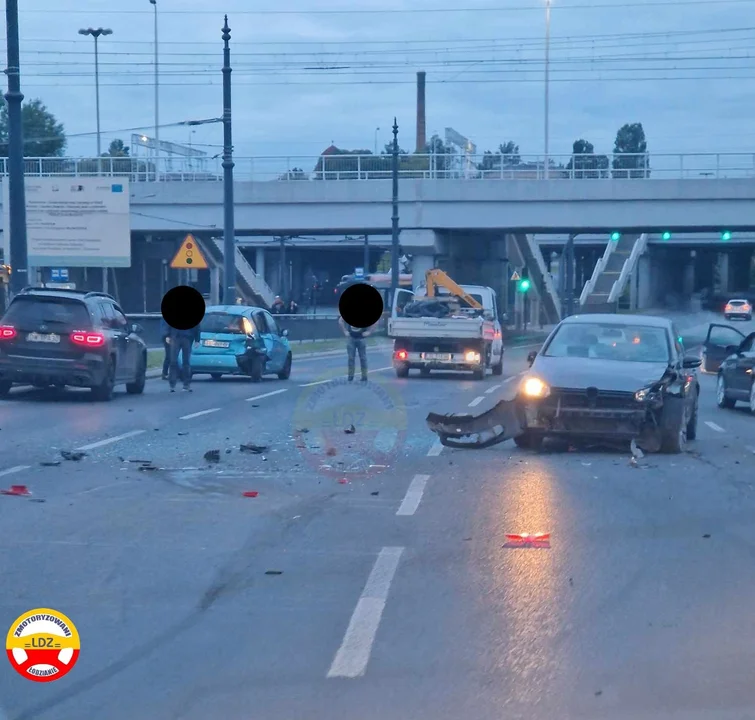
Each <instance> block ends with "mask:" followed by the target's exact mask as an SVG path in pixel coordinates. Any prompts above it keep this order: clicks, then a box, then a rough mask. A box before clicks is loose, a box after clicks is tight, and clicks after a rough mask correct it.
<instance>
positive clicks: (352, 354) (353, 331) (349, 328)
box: [338, 318, 372, 382]
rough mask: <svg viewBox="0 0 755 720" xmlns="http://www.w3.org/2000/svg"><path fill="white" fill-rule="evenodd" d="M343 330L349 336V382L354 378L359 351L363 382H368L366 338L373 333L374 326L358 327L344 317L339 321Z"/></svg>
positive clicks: (347, 349)
mask: <svg viewBox="0 0 755 720" xmlns="http://www.w3.org/2000/svg"><path fill="white" fill-rule="evenodd" d="M338 322H339V324H340V326H341V330H342V331H343V334H344V335H345V336H346V338H347V343H346V352H347V354H348V358H349V382H352V381H353V380H354V369H355V368H354V366H355V364H356V355H357V353H359V367H360V370H361V371H362V382H367V347H366V345H365V342H364V340H365V338H368V337H369V336H370V335H371V334H372V328H358V327H354V326H353V325H349V324H348V323H347V322H346V321H345V320H344V319H343V318H341V319H340V320H339V321H338Z"/></svg>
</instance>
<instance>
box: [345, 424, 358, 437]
mask: <svg viewBox="0 0 755 720" xmlns="http://www.w3.org/2000/svg"><path fill="white" fill-rule="evenodd" d="M356 431H357V429H356V428H355V427H354V426H353V425H349V427H347V428H345V429H344V432H345V433H346V434H347V435H353V434H354V433H355V432H356Z"/></svg>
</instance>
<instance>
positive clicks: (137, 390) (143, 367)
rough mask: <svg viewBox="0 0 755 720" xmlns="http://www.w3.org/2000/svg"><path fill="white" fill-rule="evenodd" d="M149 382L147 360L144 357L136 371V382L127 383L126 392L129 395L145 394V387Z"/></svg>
mask: <svg viewBox="0 0 755 720" xmlns="http://www.w3.org/2000/svg"><path fill="white" fill-rule="evenodd" d="M146 382H147V359H146V358H145V357H144V356H142V359H141V360H140V361H139V368H138V369H137V371H136V377H135V378H134V382H131V383H126V392H127V393H128V394H129V395H141V394H142V393H143V392H144V385H145V383H146Z"/></svg>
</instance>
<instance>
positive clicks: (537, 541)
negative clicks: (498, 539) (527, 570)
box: [504, 533, 551, 548]
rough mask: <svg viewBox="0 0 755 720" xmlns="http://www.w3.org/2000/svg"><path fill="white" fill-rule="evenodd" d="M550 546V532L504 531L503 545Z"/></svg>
mask: <svg viewBox="0 0 755 720" xmlns="http://www.w3.org/2000/svg"><path fill="white" fill-rule="evenodd" d="M550 546H551V534H550V533H506V544H505V545H504V547H535V548H549V547H550Z"/></svg>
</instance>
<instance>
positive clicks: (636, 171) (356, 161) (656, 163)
mask: <svg viewBox="0 0 755 720" xmlns="http://www.w3.org/2000/svg"><path fill="white" fill-rule="evenodd" d="M549 160H550V162H549V168H548V172H547V173H546V172H545V162H544V158H543V156H540V155H521V156H519V155H500V154H492V153H486V154H483V155H475V156H461V155H419V154H407V155H401V156H400V160H399V174H400V176H401V177H402V178H404V179H407V178H424V179H437V180H444V179H464V180H469V181H475V180H545V179H548V180H585V181H590V180H591V181H593V182H596V181H610V180H612V179H638V180H647V179H650V180H669V179H706V178H723V179H728V178H755V153H689V154H653V155H650V154H641V155H633V154H616V155H551V156H549ZM202 162H203V164H202V165H201V166H198V165H191V164H190V162H189V161H178V160H175V159H172V158H159V159H158V161H157V162H156V161H155V160H142V159H136V158H108V157H103V158H95V159H92V158H25V160H24V164H25V170H26V174H27V175H29V176H37V177H108V176H111V177H116V176H117V177H124V176H125V177H129V178H130V179H131V181H132V182H222V180H223V168H222V166H221V162H222V160H221V159H220V158H213V159H207V160H203V161H202ZM234 162H235V168H234V178H235V179H236V180H254V181H258V182H317V181H339V180H365V181H367V180H388V179H390V177H391V157H390V155H370V154H368V155H347V154H340V155H321V156H270V157H253V158H244V157H241V158H234ZM0 163H1V164H0V172H2V174H3V175H7V158H0Z"/></svg>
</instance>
